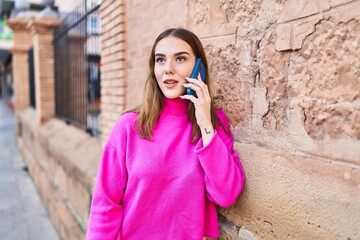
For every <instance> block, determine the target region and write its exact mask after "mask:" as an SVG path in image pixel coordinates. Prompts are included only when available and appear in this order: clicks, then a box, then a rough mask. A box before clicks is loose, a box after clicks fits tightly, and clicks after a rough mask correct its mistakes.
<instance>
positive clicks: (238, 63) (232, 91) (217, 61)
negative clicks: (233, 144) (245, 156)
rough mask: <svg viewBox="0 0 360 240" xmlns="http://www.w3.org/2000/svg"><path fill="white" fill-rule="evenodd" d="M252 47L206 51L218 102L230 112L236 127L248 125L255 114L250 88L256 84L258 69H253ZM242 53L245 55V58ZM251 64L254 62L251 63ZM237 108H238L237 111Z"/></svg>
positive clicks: (247, 45) (212, 48)
mask: <svg viewBox="0 0 360 240" xmlns="http://www.w3.org/2000/svg"><path fill="white" fill-rule="evenodd" d="M249 45H250V44H244V46H241V47H235V46H227V47H225V48H216V47H211V46H207V48H206V52H207V54H208V58H209V60H210V61H209V69H210V77H211V78H212V81H213V82H212V84H213V87H214V88H213V91H215V92H214V102H215V104H216V105H217V106H219V107H221V108H222V109H223V110H225V111H226V112H227V114H228V116H229V118H230V119H231V123H232V125H238V124H239V123H241V124H242V125H244V124H246V123H248V122H249V120H250V119H249V118H248V116H250V115H251V104H250V91H249V88H250V87H251V86H252V85H253V81H254V79H253V76H254V71H256V70H255V69H254V68H253V66H251V59H250V58H249V56H248V55H246V53H247V52H248V51H247V50H248V48H249V47H250V46H249ZM244 53H245V54H244ZM241 54H243V55H244V56H243V57H241ZM239 56H240V57H239ZM247 61H249V62H250V63H249V64H247ZM249 65H250V66H249ZM233 106H237V107H236V108H233Z"/></svg>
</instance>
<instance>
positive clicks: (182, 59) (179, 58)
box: [176, 56, 186, 62]
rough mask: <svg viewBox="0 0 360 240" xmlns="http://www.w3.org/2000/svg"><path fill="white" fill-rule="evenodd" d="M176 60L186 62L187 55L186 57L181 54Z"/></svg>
mask: <svg viewBox="0 0 360 240" xmlns="http://www.w3.org/2000/svg"><path fill="white" fill-rule="evenodd" d="M176 61H177V62H185V61H186V57H184V56H179V57H177V58H176Z"/></svg>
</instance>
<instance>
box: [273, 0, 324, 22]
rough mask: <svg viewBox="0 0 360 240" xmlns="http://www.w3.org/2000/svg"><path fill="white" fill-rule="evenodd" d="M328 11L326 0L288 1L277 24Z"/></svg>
mask: <svg viewBox="0 0 360 240" xmlns="http://www.w3.org/2000/svg"><path fill="white" fill-rule="evenodd" d="M328 9H330V5H329V3H328V1H327V0H316V1H313V0H301V1H297V0H289V1H286V2H285V4H284V6H283V10H282V12H281V13H280V15H279V18H278V23H283V22H289V21H292V20H297V19H300V18H304V17H308V16H312V15H316V14H318V13H321V12H323V11H325V10H328Z"/></svg>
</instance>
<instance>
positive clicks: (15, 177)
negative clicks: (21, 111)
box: [0, 99, 59, 240]
mask: <svg viewBox="0 0 360 240" xmlns="http://www.w3.org/2000/svg"><path fill="white" fill-rule="evenodd" d="M0 239H1V240H2V239H4V240H5V239H6V240H10V239H23V240H45V239H46V240H49V239H51V240H53V239H54V240H56V239H59V237H58V235H57V233H56V231H55V228H54V226H53V225H52V223H51V221H50V220H49V218H48V215H47V213H46V210H45V208H44V206H43V204H42V202H41V200H40V197H39V195H38V193H37V191H36V188H35V186H34V183H33V181H32V179H31V178H30V176H29V174H28V171H27V167H26V165H25V163H24V161H23V158H22V156H21V154H20V152H19V150H18V148H17V146H16V124H15V117H14V114H13V112H12V111H11V110H10V109H9V108H8V106H7V104H6V103H5V101H3V100H2V99H0Z"/></svg>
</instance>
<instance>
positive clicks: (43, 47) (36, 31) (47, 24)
mask: <svg viewBox="0 0 360 240" xmlns="http://www.w3.org/2000/svg"><path fill="white" fill-rule="evenodd" d="M59 24H60V20H59V19H57V18H53V17H42V18H39V19H36V20H34V21H33V22H32V24H31V30H32V34H33V45H34V58H35V59H34V62H35V93H36V94H35V95H36V113H37V123H38V124H40V125H41V124H42V123H44V122H46V121H47V120H49V119H50V118H52V117H53V116H54V114H55V74H54V72H55V69H54V47H53V39H54V31H53V30H54V28H55V27H56V26H58V25H59Z"/></svg>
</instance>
